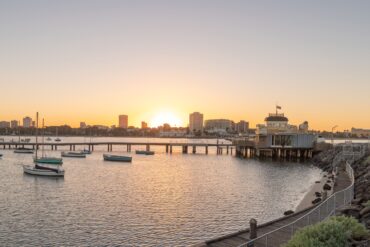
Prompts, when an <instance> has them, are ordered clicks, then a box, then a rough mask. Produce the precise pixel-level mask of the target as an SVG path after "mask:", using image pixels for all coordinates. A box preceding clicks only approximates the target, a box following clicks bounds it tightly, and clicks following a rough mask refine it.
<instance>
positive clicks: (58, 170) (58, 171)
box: [23, 113, 64, 177]
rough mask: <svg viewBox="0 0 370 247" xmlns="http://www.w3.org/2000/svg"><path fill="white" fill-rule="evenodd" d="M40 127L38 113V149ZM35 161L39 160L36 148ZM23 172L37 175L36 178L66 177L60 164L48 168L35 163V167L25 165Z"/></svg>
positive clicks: (37, 114) (37, 115)
mask: <svg viewBox="0 0 370 247" xmlns="http://www.w3.org/2000/svg"><path fill="white" fill-rule="evenodd" d="M38 126H39V113H36V147H37V146H38V138H37V137H38ZM31 151H32V150H31ZM43 158H44V157H43ZM41 159H42V158H41ZM34 160H35V161H37V160H39V158H38V156H37V148H36V156H35V159H34ZM23 172H24V173H26V174H29V175H35V176H47V177H64V169H63V168H62V167H61V166H60V165H59V164H57V165H56V166H55V165H52V166H48V165H46V164H39V163H37V162H34V165H23Z"/></svg>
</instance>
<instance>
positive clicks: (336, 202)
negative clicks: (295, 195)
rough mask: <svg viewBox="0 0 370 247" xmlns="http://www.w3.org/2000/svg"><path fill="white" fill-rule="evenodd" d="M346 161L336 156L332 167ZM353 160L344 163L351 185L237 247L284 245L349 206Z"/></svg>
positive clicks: (352, 192)
mask: <svg viewBox="0 0 370 247" xmlns="http://www.w3.org/2000/svg"><path fill="white" fill-rule="evenodd" d="M344 159H346V157H345V155H343V152H342V153H340V154H338V155H337V157H336V159H334V161H333V167H337V164H335V163H340V162H341V161H343V160H344ZM353 161H354V160H353V159H351V160H350V161H346V172H347V174H348V176H349V177H350V179H351V185H350V186H349V187H347V188H345V189H343V190H341V191H338V192H336V193H334V194H332V195H331V196H329V197H328V198H327V199H325V200H324V201H323V202H322V203H320V205H318V206H317V207H315V208H314V209H312V210H311V211H309V212H308V213H307V214H305V215H303V216H302V217H300V218H298V219H296V220H295V221H293V222H291V223H289V224H287V225H284V226H281V227H279V228H277V229H276V230H274V231H271V232H268V233H266V234H264V235H261V236H260V237H257V238H255V239H253V240H250V241H248V242H247V243H244V244H242V245H239V247H276V246H281V245H283V244H286V243H287V242H288V241H289V240H290V239H291V238H292V236H293V235H294V233H295V232H296V231H297V230H299V229H301V228H303V227H306V226H309V225H313V224H316V223H319V222H321V221H324V220H326V219H327V218H329V217H330V216H333V215H335V212H336V210H337V209H338V208H341V207H343V206H345V205H347V204H350V203H351V201H352V200H353V197H354V181H355V179H354V173H353V169H352V167H351V163H352V162H353Z"/></svg>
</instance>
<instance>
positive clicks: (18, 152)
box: [14, 149, 34, 154]
mask: <svg viewBox="0 0 370 247" xmlns="http://www.w3.org/2000/svg"><path fill="white" fill-rule="evenodd" d="M14 153H16V154H33V153H34V152H33V150H27V149H16V150H14Z"/></svg>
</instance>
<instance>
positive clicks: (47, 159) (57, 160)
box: [33, 157, 63, 165]
mask: <svg viewBox="0 0 370 247" xmlns="http://www.w3.org/2000/svg"><path fill="white" fill-rule="evenodd" d="M33 160H34V162H35V163H41V164H51V165H61V164H63V159H62V158H57V157H41V158H38V159H36V158H34V159H33Z"/></svg>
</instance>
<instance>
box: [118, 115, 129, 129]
mask: <svg viewBox="0 0 370 247" xmlns="http://www.w3.org/2000/svg"><path fill="white" fill-rule="evenodd" d="M118 127H120V128H123V129H127V127H128V116H127V115H119V116H118Z"/></svg>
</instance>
